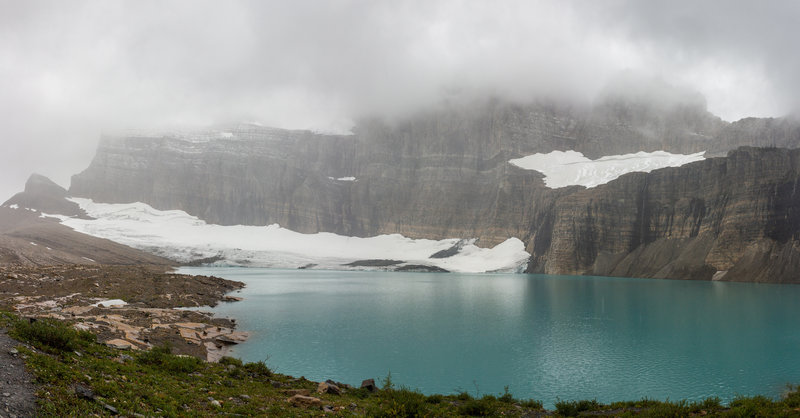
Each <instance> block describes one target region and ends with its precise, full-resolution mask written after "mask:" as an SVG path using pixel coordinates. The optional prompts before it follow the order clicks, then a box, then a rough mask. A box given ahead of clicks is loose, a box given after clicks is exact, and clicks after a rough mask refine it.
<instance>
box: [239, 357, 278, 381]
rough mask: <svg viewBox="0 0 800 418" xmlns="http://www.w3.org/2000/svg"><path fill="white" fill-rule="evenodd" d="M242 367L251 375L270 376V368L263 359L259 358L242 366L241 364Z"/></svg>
mask: <svg viewBox="0 0 800 418" xmlns="http://www.w3.org/2000/svg"><path fill="white" fill-rule="evenodd" d="M242 368H243V369H244V371H245V372H246V373H247V374H248V375H250V376H251V377H270V376H272V370H270V368H269V367H267V362H266V361H265V360H259V361H255V362H252V363H247V364H245V365H244V366H242Z"/></svg>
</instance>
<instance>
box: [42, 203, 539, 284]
mask: <svg viewBox="0 0 800 418" xmlns="http://www.w3.org/2000/svg"><path fill="white" fill-rule="evenodd" d="M70 200H71V201H73V202H75V203H77V204H78V205H80V207H81V208H82V209H83V210H85V211H86V213H87V214H88V215H89V216H90V217H92V218H95V219H78V218H72V217H66V216H60V215H48V216H54V217H57V218H59V219H60V220H61V223H63V224H64V225H67V226H69V227H71V228H73V229H74V230H76V231H79V232H83V233H86V234H89V235H93V236H96V237H101V238H106V239H110V240H112V241H115V242H118V243H121V244H125V245H128V246H130V247H133V248H138V249H142V250H145V251H149V252H152V253H155V254H158V255H160V256H163V257H166V258H170V259H173V260H176V261H179V262H189V261H192V260H197V259H203V258H210V257H220V260H219V261H217V263H219V264H224V265H246V266H258V267H277V268H299V267H303V266H308V265H312V264H313V265H314V268H325V269H348V268H352V267H348V266H344V264H347V263H351V262H353V261H357V260H401V261H403V262H404V264H411V265H426V266H435V267H440V268H443V269H446V270H449V271H457V272H488V271H522V270H524V268H525V266H526V265H527V261H528V257H529V256H530V254H528V253H527V252H526V251H525V246H524V244H523V243H522V241H520V240H519V239H517V238H509V239H508V240H506V241H505V242H503V243H501V244H498V245H497V246H495V247H494V248H480V247H477V246H476V245H474V244H473V243H472V242H466V243H465V242H464V241H463V240H459V239H445V240H440V241H434V240H424V239H420V240H414V239H409V238H406V237H403V236H402V235H399V234H392V235H379V236H375V237H370V238H357V237H346V236H342V235H336V234H331V233H317V234H301V233H297V232H294V231H290V230H288V229H285V228H281V227H280V226H278V225H268V226H240V225H236V226H221V225H211V224H207V223H206V222H204V221H202V220H200V219H198V218H197V217H194V216H191V215H189V214H187V213H186V212H183V211H179V210H167V211H162V210H157V209H154V208H152V207H151V206H149V205H146V204H144V203H138V202H137V203H130V204H103V203H94V202H93V201H91V200H89V199H77V198H76V199H70ZM454 246H455V247H458V248H460V249H459V250H458V251H457V252H456V254H455V255H452V256H450V257H446V258H431V255H433V254H435V253H437V252H439V251H443V250H448V249H452V248H453V247H454Z"/></svg>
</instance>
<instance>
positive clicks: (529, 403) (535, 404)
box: [519, 399, 544, 409]
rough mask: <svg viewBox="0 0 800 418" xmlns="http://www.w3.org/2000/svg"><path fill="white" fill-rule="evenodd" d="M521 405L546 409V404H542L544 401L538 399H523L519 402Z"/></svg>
mask: <svg viewBox="0 0 800 418" xmlns="http://www.w3.org/2000/svg"><path fill="white" fill-rule="evenodd" d="M519 405H520V406H521V407H523V408H530V409H544V404H542V401H537V400H536V399H528V400H525V401H522V402H520V403H519Z"/></svg>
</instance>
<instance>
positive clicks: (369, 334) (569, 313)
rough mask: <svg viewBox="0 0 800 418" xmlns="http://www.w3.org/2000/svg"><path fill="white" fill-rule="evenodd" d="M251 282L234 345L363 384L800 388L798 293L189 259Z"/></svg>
mask: <svg viewBox="0 0 800 418" xmlns="http://www.w3.org/2000/svg"><path fill="white" fill-rule="evenodd" d="M182 272H186V273H191V274H212V275H216V276H220V277H225V278H230V279H234V280H240V281H244V282H246V283H247V288H246V289H244V290H243V291H242V293H241V296H244V297H245V298H246V299H245V301H243V302H238V303H230V304H223V305H221V306H219V307H218V308H216V309H215V311H216V312H218V313H219V314H221V315H225V316H232V317H235V318H237V320H238V321H239V325H240V329H243V330H248V331H251V332H252V333H253V337H252V338H251V340H250V341H248V342H247V343H245V344H243V345H241V346H239V347H237V349H236V351H235V352H234V354H235V355H236V356H239V357H241V358H242V359H244V360H246V361H255V360H260V359H265V358H268V359H269V360H268V364H270V365H271V366H272V367H273V368H275V369H277V371H279V372H283V373H287V374H292V375H296V376H300V375H305V376H306V377H308V378H310V379H314V380H324V379H328V378H333V379H335V380H339V381H343V382H347V383H351V384H358V383H359V382H361V380H362V379H365V378H370V377H372V378H375V379H376V380H377V379H381V378H382V377H384V376H386V374H387V372H388V371H391V373H392V378H393V380H394V382H395V383H397V384H403V385H407V386H409V387H412V388H418V389H420V390H421V391H423V392H425V393H433V392H438V393H451V392H455V391H460V390H466V391H468V392H470V393H472V394H473V395H474V394H475V393H476V392H478V393H480V394H487V393H490V394H497V393H501V392H502V391H503V387H504V386H508V387H509V389H510V391H511V392H512V393H513V394H514V395H515V396H517V397H520V398H528V397H532V398H535V399H540V400H543V401H544V402H545V404H546V405H551V406H552V403H553V402H554V401H555V400H556V397H560V398H561V399H587V398H588V399H592V398H597V399H598V400H599V401H613V400H622V399H625V400H631V399H640V398H643V397H648V398H656V399H702V398H705V397H709V396H719V397H721V398H723V400H730V399H732V398H733V397H734V396H735V395H737V394H743V395H752V394H765V395H769V396H778V395H779V394H780V393H781V392H782V391H783V390H784V389H785V386H786V384H787V383H800V355H798V347H800V329H799V327H798V326H797V324H796V323H797V318H798V317H800V315H799V314H800V304H798V303H797V301H798V300H800V286H790V285H758V284H741V283H718V282H717V283H714V282H686V281H668V280H641V279H618V278H598V277H571V276H542V275H505V274H496V275H495V274H492V275H469V274H423V273H387V272H377V273H376V272H344V271H313V270H312V271H309V270H269V269H245V268H185V269H182Z"/></svg>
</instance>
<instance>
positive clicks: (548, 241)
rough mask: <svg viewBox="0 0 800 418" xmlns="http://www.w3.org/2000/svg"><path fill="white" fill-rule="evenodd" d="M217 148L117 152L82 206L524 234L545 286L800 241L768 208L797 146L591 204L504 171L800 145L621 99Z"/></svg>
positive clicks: (730, 262) (795, 136)
mask: <svg viewBox="0 0 800 418" xmlns="http://www.w3.org/2000/svg"><path fill="white" fill-rule="evenodd" d="M218 134H219V133H218ZM217 136H218V139H215V140H212V141H207V140H198V138H197V136H194V137H190V138H180V137H166V136H164V137H117V138H105V139H103V140H102V141H101V143H100V146H99V148H98V152H97V155H96V157H95V159H94V160H93V161H92V164H91V165H90V166H89V168H87V169H86V170H85V171H84V172H82V173H80V174H78V175H76V176H74V177H73V180H72V186H71V188H70V194H71V195H73V196H80V197H89V198H92V199H95V200H97V201H102V202H110V203H115V202H131V201H142V202H146V203H148V204H150V205H152V206H154V207H156V208H159V209H181V210H185V211H186V212H188V213H190V214H193V215H196V216H199V217H201V218H203V219H205V220H206V221H208V222H211V223H219V224H228V225H229V224H250V225H264V224H270V223H279V224H280V225H282V226H285V227H287V228H289V229H292V230H296V231H299V232H318V231H328V232H335V233H340V234H346V235H355V236H368V235H375V234H381V233H402V234H403V235H406V236H409V237H414V238H437V239H438V238H449V237H477V238H479V239H480V241H479V242H480V243H481V244H483V245H494V244H496V243H499V242H501V241H503V240H505V239H506V238H508V237H511V236H515V237H518V238H520V239H522V240H523V241H524V242H526V245H527V249H528V251H529V252H531V254H532V255H533V256H532V259H531V265H530V267H529V269H530V271H534V272H548V273H580V274H608V275H623V276H642V277H675V278H703V279H707V278H710V277H711V275H713V274H714V273H715V272H716V271H718V270H719V271H726V270H727V271H728V273H727V276H726V279H735V278H736V277H738V276H737V274H739V273H737V270H736V266H737V264H736V262H735V261H736V260H738V259H741V258H742V257H745V256H747V257H749V258H748V259H749V260H751V262H750V263H751V264H752V265H759V263H760V262H759V261H758V260H761V259H762V258H763V257H764V254H778V253H781V251H783V252H785V253H786V254H787V255H786V256H785V257H788V258H790V259H791V258H792V257H794V255H793V254H794V253H792V252H791V251H790V250H791V248H789V247H786V245H788V244H787V243H790V242H793V239H794V238H791V237H792V236H793V234H794V232H791V233H789V235H788V238H787V237H785V236H784V235H785V234H786V233H785V232H779V231H782V230H783V229H782V228H784V227H788V228H790V230H791V231H796V228H795V226H796V225H795V224H794V223H793V221H786V220H785V219H790V218H792V217H793V216H795V215H794V212H790V210H791V211H793V210H794V209H791V208H794V203H793V202H794V200H793V199H794V195H793V194H791V193H790V195H791V198H783V197H780V198H779V197H776V196H772V197H771V198H769V199H771V200H769V199H768V197H769V196H771V195H770V193H773V192H774V193H779V194H783V193H784V192H786V190H789V189H787V187H788V186H787V185H786V184H788V183H786V182H788V181H790V180H786V179H792V178H793V177H792V176H793V175H794V174H793V173H794V171H792V170H794V168H791V169H790V167H795V166H793V165H792V164H794V162H793V161H794V160H792V159H791V158H795V157H791V158H790V159H789V160H786V161H784V160H781V159H780V158H779V157H780V156H781V155H783V156H786V157H783V158H789V157H788V155H794V153H787V151H785V150H756V149H748V150H742V151H737V152H734V153H733V154H731V156H730V157H728V158H721V159H712V160H707V161H704V162H702V163H696V164H691V165H688V166H685V167H682V168H677V169H667V170H659V171H657V172H653V173H651V174H649V175H646V174H632V175H628V176H623V177H622V178H620V179H618V180H616V181H614V182H612V183H610V184H608V185H605V186H601V187H598V188H596V189H588V190H587V189H583V188H582V187H569V188H564V189H556V190H552V189H548V188H546V187H545V186H544V184H543V182H542V180H541V175H540V174H538V173H536V172H533V171H525V170H521V169H518V168H516V167H514V166H512V165H510V164H508V160H510V159H512V158H518V157H522V156H525V155H529V154H532V153H537V152H549V151H552V150H570V149H571V150H576V151H580V152H583V153H584V154H585V155H586V156H588V157H591V158H596V157H599V156H602V155H609V154H620V153H629V152H636V151H642V150H644V151H653V150H660V149H663V150H667V151H671V152H681V153H689V152H697V151H702V150H709V152H710V153H711V154H713V155H724V154H725V153H726V152H728V151H729V150H731V149H733V148H735V147H737V146H739V145H767V146H774V145H779V146H789V147H795V146H797V144H800V130H798V124H796V123H794V122H792V121H788V120H762V119H753V120H743V121H740V122H736V123H733V124H729V123H726V122H723V121H721V120H720V119H718V118H716V117H714V116H713V115H711V114H709V113H708V112H706V111H705V109H704V108H702V106H696V105H691V104H683V105H675V106H670V107H657V106H656V107H654V106H649V105H647V104H641V103H631V102H627V101H624V100H615V99H607V100H604V101H602V102H600V103H598V104H597V105H595V106H593V107H591V108H573V107H565V106H558V105H554V104H542V103H537V104H529V105H515V104H509V103H500V102H497V101H489V102H485V103H481V104H477V105H475V104H473V105H469V106H450V107H444V108H441V109H438V110H436V111H432V112H429V113H426V114H420V115H417V116H415V117H412V118H408V119H406V120H404V121H400V122H395V123H392V124H390V123H386V122H382V121H376V120H365V121H362V122H361V123H359V124H358V126H357V128H356V129H354V135H348V136H331V135H317V134H313V133H310V132H307V131H286V130H279V129H271V128H262V127H257V126H252V125H244V126H238V127H233V128H230V129H228V130H227V132H226V133H223V134H221V135H217ZM762 170H763V172H762ZM781 176H783V177H781ZM350 177H354V178H355V180H354V181H353V180H351V179H350ZM784 177H785V178H786V179H784ZM792 181H793V180H792ZM792 184H793V183H792ZM776 190H777V192H775V191H776ZM792 190H793V189H792ZM786 199H789V200H786ZM754 205H755V206H754ZM753 217H756V218H758V219H759V221H758V222H754V223H753V222H749V221H750V220H752V218H753ZM781 222H783V223H781ZM787 222H788V224H787ZM740 227H741V228H740ZM791 228H795V229H791ZM781 234H784V235H781ZM754 245H755V246H757V247H758V246H759V245H760V247H758V248H756V247H753V246H754ZM695 247H697V248H701V250H692V251H690V249H693V248H695ZM787 248H789V249H787ZM704 251H705V253H704ZM698 254H703V255H702V257H700V255H698ZM781 254H783V253H781ZM759 257H761V258H759ZM651 259H653V260H651ZM700 259H702V260H701V261H698V260H700ZM644 260H648V261H647V263H643V261H644ZM644 264H647V265H650V266H652V267H648V268H645V267H644ZM761 264H763V263H761ZM655 266H658V267H655ZM742 268H743V267H742Z"/></svg>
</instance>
